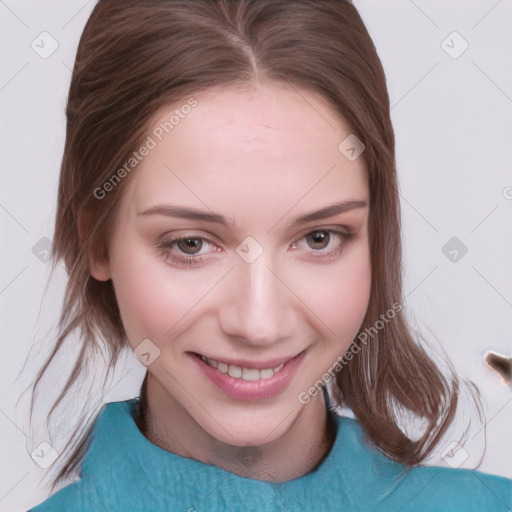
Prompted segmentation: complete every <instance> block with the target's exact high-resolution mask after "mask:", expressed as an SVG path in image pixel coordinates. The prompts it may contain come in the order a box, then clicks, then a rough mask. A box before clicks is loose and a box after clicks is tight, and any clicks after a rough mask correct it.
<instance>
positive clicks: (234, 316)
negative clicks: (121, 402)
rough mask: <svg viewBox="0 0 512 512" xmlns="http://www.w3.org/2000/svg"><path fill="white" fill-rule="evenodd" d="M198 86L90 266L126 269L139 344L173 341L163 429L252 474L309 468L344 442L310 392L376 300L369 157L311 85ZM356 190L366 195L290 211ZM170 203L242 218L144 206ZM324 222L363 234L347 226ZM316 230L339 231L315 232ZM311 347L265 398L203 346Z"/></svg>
mask: <svg viewBox="0 0 512 512" xmlns="http://www.w3.org/2000/svg"><path fill="white" fill-rule="evenodd" d="M196 98H197V100H198V105H197V106H196V107H195V108H194V109H193V110H192V112H191V113H190V114H188V115H187V116H186V117H185V118H184V119H180V123H179V124H178V125H177V126H175V127H174V129H173V130H172V132H170V133H169V134H168V135H164V137H163V139H162V141H161V142H158V144H157V146H156V147H155V148H154V149H152V150H151V151H150V152H149V154H148V155H147V156H146V157H145V158H144V159H143V161H142V162H141V163H140V164H139V166H138V167H137V169H136V170H135V171H133V172H134V175H133V176H132V177H131V178H132V181H131V182H130V184H129V187H128V188H127V189H126V191H125V193H124V195H123V198H122V201H121V204H120V207H119V210H118V212H117V217H116V227H115V230H114V233H113V236H112V238H111V240H110V244H109V247H108V255H109V256H108V259H105V260H95V259H91V260H90V272H91V275H92V276H93V277H95V278H96V279H98V280H108V279H112V281H113V284H114V288H115V292H116V296H117V300H118V303H119V308H120V312H121V317H122V320H123V324H124V326H125V329H126V332H127V334H128V338H129V341H130V344H131V346H132V347H133V348H134V349H135V348H136V347H137V346H138V345H139V344H140V343H141V341H142V340H144V339H150V340H151V341H152V343H153V344H154V345H155V346H157V347H158V349H159V350H160V355H159V357H157V358H156V359H155V361H154V362H153V363H152V364H151V365H149V366H148V372H149V380H148V407H149V414H148V416H149V421H150V423H151V425H152V427H153V428H152V430H151V431H152V432H155V431H158V432H159V435H157V434H155V435H152V434H151V435H149V438H150V440H151V441H153V442H154V443H155V444H158V445H159V446H162V447H163V448H165V449H169V450H170V451H173V452H175V453H177V454H179V455H182V456H185V457H191V458H194V459H197V460H200V461H202V462H205V463H208V464H216V465H217V466H219V467H222V468H224V469H227V470H229V471H232V472H234V473H237V474H240V475H242V476H247V477H251V478H256V479H261V480H276V481H284V480H290V479H292V478H297V477H299V476H302V475H304V474H306V473H308V472H310V471H311V470H312V469H313V468H314V467H315V466H316V465H317V464H318V463H319V462H321V460H323V458H324V457H325V456H326V454H327V453H328V451H329V449H330V447H331V445H332V442H333V438H332V431H331V430H330V427H329V423H328V421H327V414H326V408H325V403H324V399H323V396H322V394H321V393H318V394H316V395H315V396H314V397H313V398H312V399H311V401H310V402H309V403H308V404H306V405H303V404H302V403H300V402H299V400H298V398H297V397H298V395H299V393H301V392H304V391H307V390H308V388H310V387H311V385H312V384H313V383H315V382H316V381H317V380H318V379H319V378H321V376H322V374H323V373H325V372H326V371H327V370H328V369H329V368H330V367H331V366H332V365H333V364H334V363H335V361H336V359H337V357H338V356H339V355H340V354H342V353H343V352H344V351H345V350H346V349H347V348H348V347H349V346H350V343H351V342H352V340H353V339H354V338H355V336H356V335H357V333H358V330H359V327H360V325H361V323H362V320H363V318H364V315H365V312H366V309H367V306H368V301H369V295H370V282H371V264H370V253H369V241H368V215H369V204H368V202H369V192H368V186H367V181H366V169H365V164H364V161H363V158H357V159H356V160H355V161H353V162H351V161H349V160H348V159H347V158H346V157H345V156H344V155H343V154H342V153H341V152H340V151H339V150H338V145H339V144H340V143H341V142H342V141H343V140H344V139H345V138H346V137H347V136H348V135H349V134H350V133H351V132H350V129H349V128H348V127H347V126H346V124H345V123H344V122H343V120H342V119H341V117H340V116H339V115H337V114H336V113H335V111H334V110H333V109H332V108H331V107H330V106H328V105H327V104H326V103H325V102H324V101H322V99H320V98H319V97H318V96H316V95H315V94H313V93H311V92H309V91H305V90H299V89H295V88H290V87H287V86H280V85H259V86H258V87H255V88H253V89H250V90H249V89H245V90H241V89H218V90H210V91H208V92H207V93H204V94H202V95H199V96H196ZM175 108H176V106H175V105H174V106H169V109H168V110H166V111H164V112H162V113H161V114H162V115H161V117H160V118H159V119H158V120H157V122H156V123H155V126H157V125H158V123H159V122H161V121H162V120H166V119H167V120H168V119H169V115H170V114H171V113H172V112H173V110H174V109H175ZM104 200H108V199H104ZM349 200H351V201H352V200H362V201H366V204H367V206H365V207H362V208H355V209H352V210H348V211H346V212H343V213H339V214H337V215H335V216H331V217H329V218H327V219H322V220H315V221H310V222H308V223H306V224H304V225H300V226H292V222H293V220H294V219H295V218H297V217H299V216H302V215H305V214H306V213H310V212H312V211H317V210H320V209H322V208H325V207H326V206H329V205H331V204H333V203H338V202H341V201H349ZM166 204H172V205H179V206H185V207H189V208H196V209H200V210H204V211H207V212H210V213H211V212H212V211H213V212H215V213H219V214H222V215H223V216H224V217H225V218H226V219H227V222H228V223H229V222H234V226H233V225H230V226H222V225H220V224H216V223H212V222H206V221H198V220H190V219H181V218H175V217H169V216H164V215H157V214H155V215H138V214H139V213H140V212H143V211H145V210H147V209H149V208H151V207H154V206H157V205H166ZM326 229H331V230H341V231H343V230H345V231H348V232H352V233H354V235H353V237H352V239H351V240H348V241H344V240H343V238H342V237H340V236H339V235H336V234H335V233H332V232H331V233H330V236H329V235H327V233H325V232H324V231H322V230H326ZM315 230H320V231H321V233H323V234H324V239H325V240H326V241H325V242H322V239H321V238H320V241H319V240H318V237H317V238H312V237H311V236H306V235H308V234H309V233H311V232H312V231H315ZM182 236H187V237H203V238H204V239H206V241H203V242H202V246H200V243H201V242H200V241H197V240H196V244H199V247H196V249H195V250H194V245H193V244H192V245H191V246H187V245H183V244H181V245H180V246H178V245H177V243H175V244H174V245H173V246H171V247H167V248H158V247H157V245H158V243H159V242H162V241H164V242H166V241H169V242H170V241H172V240H173V239H175V238H179V237H182ZM248 236H251V237H253V238H254V239H255V240H256V241H257V243H258V244H259V246H261V247H262V248H263V252H262V254H261V255H260V256H259V257H258V258H256V259H255V260H254V261H253V262H252V263H247V262H246V261H244V260H243V259H242V258H241V257H240V256H239V255H238V253H237V252H236V248H237V246H238V245H239V244H240V243H241V242H242V241H243V240H244V239H245V238H246V237H248ZM187 250H188V251H189V254H187V253H186V252H184V251H187ZM194 251H196V252H194ZM195 254H199V255H200V256H201V257H202V261H201V262H199V263H198V264H196V265H193V266H186V265H185V264H183V263H179V262H177V261H176V260H173V259H172V258H173V257H175V258H182V259H184V258H187V257H188V258H191V257H195V258H197V256H195ZM315 256H316V257H317V258H316V259H313V258H315ZM304 349H307V351H306V356H305V359H304V360H303V361H302V364H301V366H300V368H299V369H298V371H297V372H296V373H295V375H294V377H293V379H292V381H291V383H290V385H289V386H288V387H287V388H286V389H285V390H284V391H283V392H282V393H280V394H279V395H277V396H275V397H273V398H269V399H264V400H257V401H244V400H240V399H234V398H231V397H229V396H227V395H226V394H224V393H223V392H222V391H221V390H220V389H218V388H217V387H216V386H215V385H214V384H212V383H211V381H210V380H209V379H207V377H206V376H205V375H204V374H203V373H202V372H201V371H200V370H199V369H198V366H197V365H196V364H195V361H194V360H193V359H192V356H191V355H190V352H197V353H201V354H206V355H208V356H210V357H213V358H215V359H217V360H223V359H234V358H244V359H249V360H253V361H262V360H267V359H272V358H276V357H285V356H287V357H289V358H290V357H293V356H295V355H297V354H298V353H299V352H301V351H302V350H304ZM162 439H165V440H166V441H162ZM247 445H251V446H256V447H257V450H258V453H259V454H260V455H261V458H260V460H259V462H258V463H255V464H252V465H247V464H242V463H241V460H240V456H239V453H240V447H243V446H247Z"/></svg>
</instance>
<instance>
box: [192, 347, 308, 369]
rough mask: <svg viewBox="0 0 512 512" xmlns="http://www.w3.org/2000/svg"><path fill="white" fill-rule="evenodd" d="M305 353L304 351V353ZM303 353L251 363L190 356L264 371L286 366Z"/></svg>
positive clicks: (247, 360)
mask: <svg viewBox="0 0 512 512" xmlns="http://www.w3.org/2000/svg"><path fill="white" fill-rule="evenodd" d="M302 352H304V350H303V351H302ZM302 352H299V353H298V354H296V355H295V356H285V357H278V358H274V359H267V360H266V361H251V360H249V359H224V358H222V359H218V358H216V357H213V356H209V355H207V354H199V353H197V352H190V354H194V355H196V356H204V357H206V358H208V359H213V360H214V361H218V362H219V363H226V364H227V365H235V366H241V367H243V368H251V369H256V370H264V369H266V368H275V367H276V366H279V365H280V364H281V363H282V364H285V363H286V362H288V361H290V360H291V359H293V358H294V357H297V356H298V355H300V354H301V353H302Z"/></svg>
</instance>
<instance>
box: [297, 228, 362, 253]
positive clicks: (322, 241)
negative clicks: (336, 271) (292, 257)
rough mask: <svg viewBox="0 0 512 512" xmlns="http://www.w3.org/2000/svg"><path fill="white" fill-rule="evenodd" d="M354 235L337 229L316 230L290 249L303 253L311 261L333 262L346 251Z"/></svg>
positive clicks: (300, 239)
mask: <svg viewBox="0 0 512 512" xmlns="http://www.w3.org/2000/svg"><path fill="white" fill-rule="evenodd" d="M354 235H355V234H354V233H351V232H348V231H341V230H335V229H326V228H322V229H315V230H314V231H310V232H309V233H306V234H305V235H304V236H302V237H301V238H299V239H298V240H297V241H295V242H293V243H292V244H291V246H290V248H291V249H292V250H294V251H301V252H303V253H304V255H303V256H302V257H303V258H305V259H306V260H310V261H315V260H316V261H320V260H323V261H331V260H334V259H336V258H337V257H338V256H340V255H341V253H342V252H344V251H345V250H346V248H347V247H348V245H349V244H350V242H351V241H352V240H353V239H354Z"/></svg>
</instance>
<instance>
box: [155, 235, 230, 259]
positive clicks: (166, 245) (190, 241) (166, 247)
mask: <svg viewBox="0 0 512 512" xmlns="http://www.w3.org/2000/svg"><path fill="white" fill-rule="evenodd" d="M156 248H157V250H158V251H159V253H160V255H161V256H162V257H163V259H164V261H165V262H167V263H171V264H173V265H176V266H187V267H193V266H199V265H201V264H202V263H203V262H204V260H205V259H206V257H207V255H209V254H211V253H212V252H219V251H220V250H221V249H220V248H219V247H218V246H217V245H215V244H214V243H213V242H211V241H210V240H208V239H206V238H204V237H201V236H182V237H178V238H173V239H170V240H164V241H161V242H158V243H157V244H156ZM203 249H205V250H203ZM208 249H210V250H208Z"/></svg>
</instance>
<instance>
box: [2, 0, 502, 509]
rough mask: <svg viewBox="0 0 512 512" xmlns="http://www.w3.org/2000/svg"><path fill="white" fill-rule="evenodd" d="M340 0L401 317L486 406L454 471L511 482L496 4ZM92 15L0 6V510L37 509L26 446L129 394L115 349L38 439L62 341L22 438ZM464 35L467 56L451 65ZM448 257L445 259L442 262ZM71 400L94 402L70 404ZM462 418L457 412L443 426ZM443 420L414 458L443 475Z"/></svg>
mask: <svg viewBox="0 0 512 512" xmlns="http://www.w3.org/2000/svg"><path fill="white" fill-rule="evenodd" d="M354 3H355V5H356V7H357V8H358V9H359V11H360V13H361V15H362V17H363V19H364V21H365V23H366V25H367V28H368V30H369V32H370V34H371V36H372V37H373V39H374V41H375V43H376V46H377V49H378V52H379V55H380V57H381V59H382V61H383V64H384V68H385V71H386V75H387V80H388V87H389V92H390V96H391V104H392V120H393V123H394V127H395V133H396V142H397V146H396V149H397V166H398V173H399V182H400V194H401V201H402V218H403V242H404V260H405V296H406V300H407V303H406V306H407V311H408V315H409V317H410V320H411V323H412V325H413V327H414V328H416V329H418V330H419V331H421V333H422V334H423V335H424V336H425V337H426V338H427V339H428V340H429V342H431V343H433V344H434V346H437V347H438V348H439V349H440V347H442V348H443V349H444V350H445V351H446V353H447V354H448V355H449V357H450V358H451V359H452V362H453V364H454V365H455V367H456V369H457V370H458V372H459V373H460V374H461V376H463V377H467V378H469V379H471V380H473V381H474V382H475V383H476V384H477V385H478V386H479V388H480V390H481V393H482V395H483V397H484V399H485V401H486V404H487V406H486V408H487V409H486V419H485V422H486V436H484V430H483V428H482V424H478V423H477V419H475V421H474V422H473V423H474V424H472V427H471V428H472V430H471V432H470V434H469V436H468V440H467V442H466V444H465V445H464V450H465V451H466V452H467V458H464V457H463V458H464V461H463V463H462V467H475V466H476V465H477V464H478V463H479V461H480V459H481V458H482V456H483V460H482V463H481V465H480V469H481V470H482V471H485V472H489V473H494V474H501V475H505V476H508V477H512V464H511V441H510V425H511V420H512V417H511V416H512V404H511V401H512V395H511V389H510V388H508V387H507V386H505V385H504V384H503V383H502V382H501V381H500V380H499V378H498V377H497V375H495V374H494V373H492V372H491V371H490V370H489V369H488V368H487V367H486V366H485V364H484V362H483V355H484V353H485V352H486V350H488V349H494V350H497V351H500V352H502V353H503V354H506V355H510V354H511V353H512V266H511V265H510V261H511V257H510V255H511V252H512V251H511V249H512V237H511V236H510V235H511V233H512V171H511V169H512V154H511V146H512V145H511V135H512V115H511V114H512V65H511V49H512V30H511V26H512V2H511V0H499V1H494V0H493V1H483V0H478V1H476V0H472V1H468V0H460V1H455V0H450V1H447V0H428V1H427V0H415V1H412V0H389V1H383V0H371V1H370V0H355V2H354ZM93 5H94V2H93V1H90V2H86V1H84V0H81V1H78V0H73V1H71V0H66V1H49V0H45V1H36V0H33V1H28V0H20V1H14V0H4V1H1V0H0V24H1V25H0V26H1V34H2V45H1V49H0V51H1V66H0V109H1V116H2V117H1V119H2V122H1V125H0V130H1V134H0V144H1V156H2V172H1V180H2V181H1V182H2V187H1V189H0V229H1V233H2V252H1V258H2V261H1V263H2V264H1V271H0V312H1V313H0V314H1V317H0V318H1V320H0V325H1V356H0V387H1V389H2V390H4V392H3V393H2V396H1V400H0V433H1V435H0V447H1V453H2V457H1V460H2V461H3V463H2V464H1V466H0V510H1V511H7V510H9V511H24V510H27V509H28V508H29V507H30V506H32V505H35V504H36V503H39V502H41V501H42V500H43V499H44V498H45V497H46V496H47V495H48V490H47V488H46V487H45V484H42V483H41V485H39V487H37V488H36V489H35V490H34V488H35V486H36V485H37V484H38V483H39V482H40V481H41V479H42V478H43V476H44V475H45V474H46V472H47V470H46V469H43V468H42V467H40V466H39V465H38V464H36V463H35V462H34V460H33V459H32V458H31V455H30V454H31V452H32V451H33V450H34V449H35V448H36V447H37V446H39V444H40V443H41V442H43V441H46V442H49V443H50V444H51V445H52V446H54V447H55V448H56V449H57V450H59V449H62V447H63V444H64V438H65V436H64V438H63V436H62V433H63V432H68V431H69V429H70V428H71V427H72V426H73V424H74V422H75V421H76V417H78V415H79V414H92V413H93V412H94V411H95V410H96V409H97V408H98V407H100V406H101V404H102V402H103V401H105V402H108V401H113V400H124V399H127V398H131V397H133V396H135V395H136V394H137V392H138V389H139V386H140V383H141V380H142V377H143V374H144V370H145V369H144V367H143V366H142V365H141V364H140V363H139V362H138V361H137V360H136V359H135V358H134V357H133V356H131V355H128V356H127V358H126V361H124V362H123V361H122V362H121V364H120V366H119V367H118V369H117V370H116V373H115V374H114V375H113V376H112V378H111V379H110V380H109V385H108V390H109V391H108V393H107V395H106V396H98V395H95V394H94V389H95V388H94V386H96V385H97V381H98V379H94V378H90V379H89V382H88V384H87V383H86V384H87V385H89V386H91V388H86V387H84V386H85V385H86V384H83V385H82V390H76V394H75V395H73V394H72V395H71V398H72V400H71V402H72V403H73V405H74V406H75V408H76V410H75V411H74V413H73V414H75V416H73V417H71V418H69V417H66V416H65V415H64V413H63V414H62V415H59V421H60V422H61V423H60V425H57V426H58V429H57V432H60V433H61V435H60V436H55V435H50V434H48V432H47V429H46V425H45V423H44V418H43V414H44V413H45V412H47V407H48V406H49V404H50V403H51V402H52V401H53V400H54V399H55V398H56V396H57V395H56V390H58V389H60V385H62V384H63V383H64V380H63V379H64V377H65V376H66V370H69V369H70V364H71V362H72V361H74V359H73V356H74V354H75V353H76V346H74V345H73V343H72V341H71V342H70V343H69V346H68V349H67V352H66V354H65V355H64V356H63V357H62V358H61V359H60V363H59V365H60V366H59V369H58V370H57V371H54V372H53V374H52V375H53V376H52V378H53V379H54V380H52V381H51V382H50V381H49V383H48V384H47V385H46V388H45V392H44V393H43V394H42V395H41V397H40V399H39V400H38V409H36V420H37V421H36V422H35V423H34V424H33V426H32V429H30V428H29V418H28V398H29V393H23V392H24V390H25V389H26V387H27V386H28V384H29V383H30V379H31V378H33V376H34V375H35V374H36V371H37V370H38V369H39V368H40V366H41V365H42V362H43V361H44V358H45V356H46V355H47V354H48V353H49V350H50V348H51V346H52V342H53V341H54V340H55V331H54V328H55V323H56V321H57V319H58V314H59V311H60V301H61V300H62V291H63V287H64V283H65V274H64V272H63V270H62V269H60V273H58V274H57V276H56V278H55V279H54V280H53V284H52V285H51V286H50V287H49V288H48V289H47V290H46V293H45V286H46V281H47V279H48V264H47V263H46V262H45V261H44V260H45V250H46V249H47V248H48V244H49V243H50V240H51V239H52V235H53V218H54V214H55V200H56V190H57V180H58V173H59V166H60V159H61V157H62V149H63V143H64V129H65V124H64V123H65V117H64V108H65V101H66V95H67V89H68V87H69V80H70V74H71V71H70V70H71V68H72V66H73V61H74V55H75V52H76V47H77V44H78V40H79V37H80V34H81V31H82V29H83V26H84V24H85V22H86V20H87V18H88V15H89V13H90V12H91V10H92V8H93ZM43 31H46V32H48V33H49V34H51V37H52V38H53V39H54V40H55V41H56V42H57V44H58V48H57V49H56V50H55V51H54V53H53V54H51V55H50V56H48V57H47V58H42V57H41V56H40V55H39V54H38V53H37V52H36V51H35V50H34V49H33V48H32V47H31V44H33V45H36V44H37V43H38V41H39V42H40V40H41V37H46V38H47V39H45V41H46V44H45V45H44V46H45V49H46V50H48V49H49V48H51V46H50V44H51V41H50V39H48V36H40V34H41V33H42V32H43ZM454 31H456V32H458V33H459V34H460V36H461V37H462V38H463V39H461V38H459V36H457V35H453V34H452V33H453V32H454ZM464 40H465V41H466V42H467V44H468V45H469V46H468V48H467V50H466V51H464V52H463V53H462V54H461V55H458V53H460V51H461V50H462V49H463V48H464ZM33 41H35V43H33ZM443 41H444V42H443ZM39 44H40V45H41V43H39ZM42 50H43V49H42V48H40V50H39V51H42ZM447 52H448V53H447ZM450 52H451V56H450V54H449V53H450ZM454 57H457V58H454ZM453 237H456V240H455V241H452V242H450V243H449V245H448V246H446V244H447V243H448V242H449V241H450V240H451V239H452V238H453ZM462 244H463V245H464V246H465V247H466V248H467V253H465V254H464V255H463V256H461V254H462V252H461V251H460V249H461V248H462V247H463V246H462ZM443 248H444V249H443ZM454 248H455V249H456V250H458V251H459V252H458V253H457V254H458V258H457V261H452V260H451V259H450V258H452V259H453V254H454V253H453V252H452V255H451V256H450V254H449V253H450V251H453V249H454ZM27 357H28V361H27V364H26V366H25V369H24V371H23V372H22V373H21V375H20V376H19V377H18V375H19V374H20V371H21V370H22V368H23V365H24V363H25V361H26V359H27ZM90 390H92V391H90ZM90 393H92V394H90ZM85 396H95V397H97V399H96V401H94V400H91V401H90V402H88V403H84V397H85ZM469 410H470V409H469V406H468V408H467V409H464V408H463V410H462V413H461V416H460V417H459V418H458V420H457V422H458V423H457V425H462V424H463V422H464V421H465V420H467V418H468V414H469ZM457 425H456V426H454V429H452V431H451V432H450V433H449V434H448V435H447V436H446V440H445V442H444V444H443V446H440V447H439V450H438V452H436V454H434V455H433V456H432V457H431V458H430V459H429V463H431V464H435V465H446V459H443V457H442V456H441V454H440V452H441V451H442V449H443V447H445V446H446V445H447V444H449V443H450V442H451V441H452V440H453V439H456V438H457V437H456V434H457V433H458V431H457V428H458V427H457ZM59 429H60V430H59ZM485 438H486V439H485ZM484 447H486V451H485V455H483V450H484ZM461 453H463V452H459V456H460V454H461ZM455 459H456V457H455ZM455 459H454V460H455ZM459 462H460V461H459ZM452 464H454V462H453V461H452Z"/></svg>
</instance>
